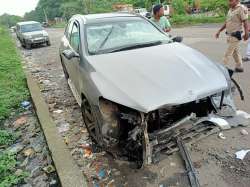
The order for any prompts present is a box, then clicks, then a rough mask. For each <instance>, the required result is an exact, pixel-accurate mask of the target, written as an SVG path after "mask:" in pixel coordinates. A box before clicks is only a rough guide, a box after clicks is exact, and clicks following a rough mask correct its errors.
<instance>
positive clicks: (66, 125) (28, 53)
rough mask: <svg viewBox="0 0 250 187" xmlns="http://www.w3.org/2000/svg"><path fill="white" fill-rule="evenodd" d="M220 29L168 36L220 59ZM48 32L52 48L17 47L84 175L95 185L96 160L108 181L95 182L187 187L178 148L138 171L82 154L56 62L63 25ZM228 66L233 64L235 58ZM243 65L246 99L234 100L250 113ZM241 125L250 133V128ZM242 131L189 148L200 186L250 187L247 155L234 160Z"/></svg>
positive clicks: (82, 139) (75, 112) (242, 144)
mask: <svg viewBox="0 0 250 187" xmlns="http://www.w3.org/2000/svg"><path fill="white" fill-rule="evenodd" d="M218 28H219V25H201V26H194V27H185V28H178V29H173V31H172V35H178V36H183V37H184V41H183V43H185V44H187V45H189V46H191V47H193V48H196V49H198V50H199V51H201V52H202V53H204V54H205V55H207V56H208V57H209V58H211V59H212V60H215V61H217V62H221V61H222V60H221V59H222V57H223V54H224V51H225V49H226V42H225V36H224V35H223V34H222V36H221V38H220V39H218V40H216V39H215V38H214V34H215V32H216V31H217V29H218ZM48 33H49V35H50V38H51V43H52V45H51V46H50V47H36V48H34V49H32V50H25V49H22V48H21V47H20V46H19V48H20V50H21V52H22V54H23V56H24V58H25V60H26V61H27V63H26V65H25V66H26V67H27V69H28V70H29V71H31V72H32V74H33V76H34V77H35V78H36V80H37V81H38V82H39V83H40V85H41V90H42V93H43V95H44V98H45V100H46V102H47V103H48V105H49V109H50V111H51V115H52V116H53V119H54V120H55V122H56V124H57V126H58V130H59V131H60V133H61V134H62V139H64V141H65V143H66V144H67V145H68V147H69V149H70V150H71V154H72V156H73V157H74V159H75V160H76V162H77V164H78V166H79V168H80V169H81V170H82V171H83V174H84V175H85V176H86V177H87V178H88V179H89V181H90V182H89V183H90V185H91V184H95V181H94V180H92V178H93V177H92V175H93V172H92V173H91V172H90V171H91V167H94V166H96V165H98V164H99V165H98V168H100V167H103V168H104V169H105V171H106V175H107V178H106V179H105V180H106V181H99V182H97V183H98V184H99V185H101V184H102V183H103V184H107V183H109V184H110V185H111V184H112V185H114V186H160V185H163V186H188V180H187V177H186V173H185V170H184V165H183V162H182V160H181V159H180V157H179V154H178V153H175V154H173V155H171V156H169V157H166V158H165V159H164V160H163V161H161V162H160V163H158V164H156V165H152V166H149V167H147V168H144V169H142V170H135V169H131V168H130V167H129V165H128V163H127V162H126V161H121V160H114V159H111V158H109V157H108V156H105V155H104V153H102V154H94V158H88V157H83V156H82V155H83V153H82V152H81V148H79V147H81V145H82V144H86V142H88V141H89V140H88V136H87V134H86V129H85V128H84V126H83V124H82V118H81V114H80V109H79V107H78V105H77V104H76V102H75V100H74V98H73V96H72V94H71V92H70V90H69V88H68V86H67V84H66V81H65V79H64V77H63V73H62V68H61V65H60V59H59V54H58V47H59V43H60V38H61V37H62V35H63V29H48ZM245 48H246V43H242V52H243V53H244V49H245ZM230 66H231V67H234V64H233V62H231V64H230ZM244 67H245V72H244V73H242V74H236V75H235V78H236V80H238V82H239V83H240V84H241V86H242V88H243V90H244V93H245V101H244V102H242V101H240V99H239V97H236V103H237V106H238V107H239V108H240V109H242V110H245V111H246V112H249V113H250V105H249V103H250V94H249V92H250V83H249V80H250V79H249V78H250V62H249V63H245V64H244ZM60 110H61V111H60ZM244 129H245V130H247V131H248V132H249V133H250V128H249V127H247V128H244ZM241 130H242V128H241V127H239V128H235V129H231V130H228V131H224V132H223V133H224V135H225V137H226V139H219V138H218V136H217V134H215V135H211V136H209V137H207V138H205V139H203V140H202V141H199V142H197V143H195V144H193V145H192V146H191V147H190V148H189V150H190V153H191V157H192V160H193V162H194V165H195V168H196V169H197V172H198V176H199V180H200V183H201V186H204V187H205V186H209V187H210V186H211V187H215V186H219V187H223V186H228V187H234V186H237V187H248V186H250V154H248V155H247V156H246V158H245V159H244V161H241V160H237V159H235V155H234V153H235V152H236V151H238V150H241V149H249V148H250V135H242V134H241V133H240V131H241ZM93 163H94V164H93ZM93 165H94V166H93ZM96 168H97V167H96ZM96 168H95V169H94V170H95V171H96V170H97V169H96ZM107 173H108V174H107Z"/></svg>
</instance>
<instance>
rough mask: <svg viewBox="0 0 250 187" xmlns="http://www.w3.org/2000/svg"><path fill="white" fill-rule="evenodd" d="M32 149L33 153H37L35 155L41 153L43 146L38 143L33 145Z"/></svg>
mask: <svg viewBox="0 0 250 187" xmlns="http://www.w3.org/2000/svg"><path fill="white" fill-rule="evenodd" d="M33 148H34V150H35V152H37V153H41V152H42V150H43V146H42V145H41V144H40V143H38V144H36V145H34V146H33Z"/></svg>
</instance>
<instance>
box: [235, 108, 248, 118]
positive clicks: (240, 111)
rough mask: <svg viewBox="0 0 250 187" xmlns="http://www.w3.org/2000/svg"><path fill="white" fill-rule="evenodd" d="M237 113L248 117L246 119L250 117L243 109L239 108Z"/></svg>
mask: <svg viewBox="0 0 250 187" xmlns="http://www.w3.org/2000/svg"><path fill="white" fill-rule="evenodd" d="M236 115H238V116H241V117H243V118H246V119H250V114H248V113H247V112H244V111H242V110H237V111H236Z"/></svg>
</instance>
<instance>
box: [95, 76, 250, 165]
mask: <svg viewBox="0 0 250 187" xmlns="http://www.w3.org/2000/svg"><path fill="white" fill-rule="evenodd" d="M228 78H230V77H228ZM237 86H238V87H237V88H238V89H239V88H240V87H239V85H237ZM237 88H235V84H233V82H232V81H231V79H230V80H228V89H226V90H223V91H221V92H218V93H216V94H213V95H210V96H206V97H204V98H201V99H198V100H195V101H191V102H188V103H183V104H178V105H171V106H170V105H165V106H162V107H160V108H158V109H156V110H153V111H150V112H148V113H145V112H140V111H138V110H135V109H132V108H128V107H125V106H123V105H120V104H117V103H114V102H112V101H109V100H107V99H104V98H101V99H100V102H99V107H100V111H101V115H102V119H103V123H102V127H101V133H102V135H103V137H104V139H103V140H104V141H105V142H106V145H108V147H110V152H113V153H114V152H115V151H114V148H116V150H117V148H119V150H120V153H119V154H120V155H121V156H127V158H128V160H129V161H133V162H136V163H137V166H138V168H140V167H141V166H143V165H147V164H152V163H156V162H158V161H159V158H160V154H162V153H163V154H167V155H169V154H172V153H173V152H175V151H178V146H177V143H176V139H177V138H181V139H182V140H183V142H185V143H192V142H195V141H198V140H200V139H201V138H204V137H207V136H209V135H211V134H214V133H217V132H219V131H221V130H226V129H230V128H231V127H236V126H239V125H241V126H247V125H248V124H249V120H248V119H247V117H246V116H244V112H240V111H237V110H236V107H235V105H234V101H233V96H232V90H233V91H235V89H236V90H237ZM239 91H240V90H239Z"/></svg>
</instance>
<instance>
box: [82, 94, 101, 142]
mask: <svg viewBox="0 0 250 187" xmlns="http://www.w3.org/2000/svg"><path fill="white" fill-rule="evenodd" d="M81 112H82V117H83V122H84V124H85V126H86V128H87V131H88V133H89V136H90V137H91V139H92V140H93V142H94V143H97V144H99V141H98V139H99V138H98V126H97V121H96V118H95V116H94V113H93V111H92V109H91V106H90V104H89V102H88V100H87V99H83V101H82V107H81Z"/></svg>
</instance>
